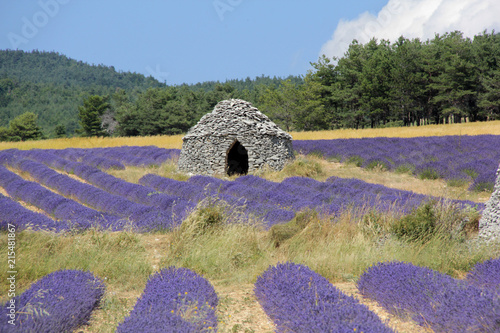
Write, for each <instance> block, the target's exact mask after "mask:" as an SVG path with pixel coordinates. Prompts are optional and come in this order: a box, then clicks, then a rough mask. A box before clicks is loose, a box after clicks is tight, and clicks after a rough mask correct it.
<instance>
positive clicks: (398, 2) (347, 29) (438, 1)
mask: <svg viewBox="0 0 500 333" xmlns="http://www.w3.org/2000/svg"><path fill="white" fill-rule="evenodd" d="M485 29H487V30H488V32H491V31H492V30H495V31H497V32H498V31H500V1H498V0H389V2H388V3H387V5H385V7H384V8H382V10H381V11H380V12H379V13H378V14H377V15H376V16H375V15H372V14H370V13H368V12H365V13H363V14H361V15H360V16H359V17H358V18H356V19H354V20H351V21H345V20H341V21H340V22H339V23H338V25H337V28H336V29H335V31H334V33H333V36H332V38H331V39H330V40H329V41H328V42H326V43H325V44H324V45H323V47H322V48H321V52H320V55H321V54H325V55H326V56H327V57H329V58H332V57H334V56H335V57H342V56H343V55H344V53H345V51H347V48H348V46H349V44H350V43H351V42H352V40H353V39H357V40H358V41H359V42H360V43H367V42H368V41H369V40H370V39H371V38H373V37H375V38H377V39H378V40H380V39H388V40H390V41H395V40H397V39H398V38H399V36H401V35H403V36H404V37H406V38H417V37H418V38H420V39H421V40H427V39H432V38H433V37H434V35H435V34H436V33H439V34H444V33H445V32H450V31H454V30H460V31H462V32H463V33H464V35H465V36H468V37H473V36H474V35H476V34H478V33H482V32H483V31H484V30H485Z"/></svg>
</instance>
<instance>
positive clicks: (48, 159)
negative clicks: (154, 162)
mask: <svg viewBox="0 0 500 333" xmlns="http://www.w3.org/2000/svg"><path fill="white" fill-rule="evenodd" d="M16 156H17V157H18V158H22V157H27V158H30V159H32V160H34V161H37V162H40V163H43V164H46V165H48V166H50V167H53V168H55V169H58V170H61V171H65V172H67V173H72V174H75V175H77V176H78V177H80V178H82V179H83V180H85V181H86V182H88V183H90V184H92V185H94V186H96V187H98V188H100V189H102V190H104V191H106V192H109V193H111V194H115V195H118V196H121V197H123V198H126V199H127V200H130V201H133V202H135V203H139V204H143V205H148V206H153V207H156V208H158V209H160V210H162V211H165V212H167V213H169V215H170V216H172V218H173V219H174V222H175V223H180V222H181V221H182V220H183V219H184V218H185V217H186V215H187V213H188V212H189V211H190V210H191V209H192V208H194V206H195V204H194V203H193V202H190V201H189V200H186V199H183V198H181V197H179V196H176V195H168V194H164V193H158V192H156V191H155V189H153V188H150V187H146V186H143V185H139V184H134V183H129V182H126V181H124V180H123V179H120V178H117V177H114V176H112V175H110V174H108V173H106V172H103V171H101V170H99V169H98V168H95V167H92V166H90V165H86V164H83V163H80V162H71V161H68V160H65V159H62V158H60V157H57V156H56V155H53V154H51V153H49V152H47V151H37V150H32V151H26V152H17V154H16Z"/></svg>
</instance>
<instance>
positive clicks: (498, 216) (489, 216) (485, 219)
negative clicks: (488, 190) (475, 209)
mask: <svg viewBox="0 0 500 333" xmlns="http://www.w3.org/2000/svg"><path fill="white" fill-rule="evenodd" d="M479 238H480V239H483V240H486V241H500V166H499V167H498V170H497V179H496V182H495V187H494V188H493V193H492V194H491V197H490V199H489V200H488V202H487V203H486V207H485V209H484V211H483V216H482V217H481V220H479Z"/></svg>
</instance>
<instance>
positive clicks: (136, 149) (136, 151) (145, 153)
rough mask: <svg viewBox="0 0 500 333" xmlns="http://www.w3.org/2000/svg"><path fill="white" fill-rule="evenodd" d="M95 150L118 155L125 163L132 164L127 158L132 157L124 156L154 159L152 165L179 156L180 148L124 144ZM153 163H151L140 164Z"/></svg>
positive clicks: (102, 153) (100, 153)
mask: <svg viewBox="0 0 500 333" xmlns="http://www.w3.org/2000/svg"><path fill="white" fill-rule="evenodd" d="M93 151H94V152H95V153H96V154H98V155H99V156H116V159H118V160H120V161H122V162H123V163H125V164H131V163H129V162H128V161H127V160H128V159H130V160H132V159H131V158H129V157H125V158H124V156H135V157H137V158H139V159H140V160H138V161H141V160H148V161H153V164H152V165H159V164H161V163H164V162H166V161H167V160H170V159H175V158H178V157H179V155H180V152H181V151H180V149H166V148H158V147H156V146H122V147H112V148H95V149H93ZM139 165H151V164H139Z"/></svg>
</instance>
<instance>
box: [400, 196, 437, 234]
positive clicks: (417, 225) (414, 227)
mask: <svg viewBox="0 0 500 333" xmlns="http://www.w3.org/2000/svg"><path fill="white" fill-rule="evenodd" d="M436 222H437V218H436V214H435V213H434V207H433V204H432V203H431V202H427V203H425V204H423V205H421V206H420V207H418V208H417V209H415V210H414V211H413V212H412V213H411V214H408V215H406V216H405V217H403V218H401V219H399V220H398V221H396V222H395V223H394V224H393V226H392V233H393V234H394V235H396V236H397V237H398V238H401V239H404V240H407V241H411V242H416V241H419V242H425V241H427V240H429V238H430V237H431V236H432V235H433V234H434V231H435V229H436Z"/></svg>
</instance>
